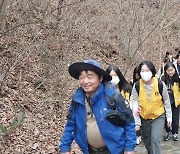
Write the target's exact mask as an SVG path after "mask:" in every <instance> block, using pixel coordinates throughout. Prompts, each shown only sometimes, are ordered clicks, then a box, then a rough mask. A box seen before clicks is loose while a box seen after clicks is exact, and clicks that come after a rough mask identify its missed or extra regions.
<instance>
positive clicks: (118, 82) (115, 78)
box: [106, 65, 132, 102]
mask: <svg viewBox="0 0 180 154" xmlns="http://www.w3.org/2000/svg"><path fill="white" fill-rule="evenodd" d="M106 72H107V73H108V74H110V75H111V76H112V80H111V81H110V83H111V84H112V85H113V86H115V88H116V90H118V91H119V92H120V93H121V94H122V96H123V97H124V98H125V99H126V100H127V101H128V102H129V98H130V93H131V90H132V86H131V84H130V83H129V82H128V81H127V80H126V79H125V77H124V76H123V74H122V73H121V71H120V69H119V68H118V67H117V66H113V65H110V66H109V67H108V68H107V69H106Z"/></svg>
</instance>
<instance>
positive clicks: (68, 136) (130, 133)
mask: <svg viewBox="0 0 180 154" xmlns="http://www.w3.org/2000/svg"><path fill="white" fill-rule="evenodd" d="M105 94H106V95H108V96H109V97H112V96H113V95H114V94H115V90H114V89H113V88H108V89H105V87H104V84H103V83H102V84H101V85H100V87H99V88H98V90H97V91H96V93H95V94H94V96H93V97H92V103H93V105H92V110H93V113H94V115H95V118H96V121H97V124H98V127H99V130H100V132H101V135H102V137H103V139H104V142H105V144H106V145H107V147H108V149H109V151H110V152H111V153H112V154H114V153H121V152H122V151H123V150H124V151H133V150H134V148H135V146H136V133H135V122H134V120H132V121H131V122H129V123H126V124H125V125H124V127H120V126H116V125H113V124H112V123H111V122H110V121H108V120H107V119H106V114H107V113H108V112H109V110H110V109H108V105H107V101H106V99H105ZM120 99H122V103H124V102H125V99H124V98H123V97H122V96H121V98H120ZM73 101H75V102H76V103H77V105H76V107H75V109H74V110H73V112H72V115H71V118H70V119H69V120H68V121H67V123H66V126H65V130H64V133H63V136H62V138H61V143H60V146H59V148H60V151H61V152H68V151H70V147H71V143H72V141H73V140H74V139H75V141H76V143H77V144H78V145H79V147H80V148H81V150H82V152H83V154H88V142H87V135H86V109H85V93H84V91H83V89H82V88H78V89H77V90H76V92H75V94H74V96H73ZM70 109H71V110H72V105H71V106H70ZM119 110H121V111H122V109H120V108H119ZM129 110H130V109H129Z"/></svg>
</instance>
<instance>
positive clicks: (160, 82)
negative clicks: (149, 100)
mask: <svg viewBox="0 0 180 154" xmlns="http://www.w3.org/2000/svg"><path fill="white" fill-rule="evenodd" d="M158 89H159V93H160V95H161V96H162V92H163V82H162V81H161V80H158Z"/></svg>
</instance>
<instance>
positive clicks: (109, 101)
mask: <svg viewBox="0 0 180 154" xmlns="http://www.w3.org/2000/svg"><path fill="white" fill-rule="evenodd" d="M105 98H106V101H107V104H108V107H109V108H110V109H112V110H115V109H116V107H115V103H114V97H111V98H110V97H109V96H107V95H106V94H105Z"/></svg>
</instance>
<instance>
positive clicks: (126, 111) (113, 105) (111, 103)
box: [105, 92, 134, 123]
mask: <svg viewBox="0 0 180 154" xmlns="http://www.w3.org/2000/svg"><path fill="white" fill-rule="evenodd" d="M105 98H106V101H107V103H108V107H109V108H110V109H112V110H117V106H119V107H120V109H121V110H122V113H123V115H124V116H125V118H126V122H127V123H129V122H131V121H132V120H134V117H133V114H132V111H131V109H130V106H129V103H128V101H127V100H126V99H125V98H124V97H123V96H122V95H121V93H120V92H116V93H115V95H114V96H113V97H111V98H110V97H109V96H107V95H105Z"/></svg>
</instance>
